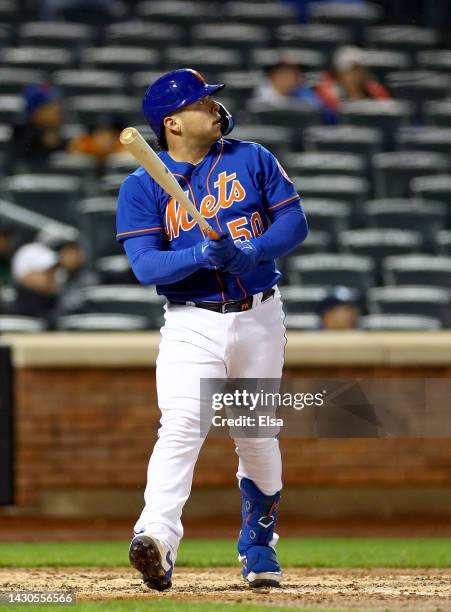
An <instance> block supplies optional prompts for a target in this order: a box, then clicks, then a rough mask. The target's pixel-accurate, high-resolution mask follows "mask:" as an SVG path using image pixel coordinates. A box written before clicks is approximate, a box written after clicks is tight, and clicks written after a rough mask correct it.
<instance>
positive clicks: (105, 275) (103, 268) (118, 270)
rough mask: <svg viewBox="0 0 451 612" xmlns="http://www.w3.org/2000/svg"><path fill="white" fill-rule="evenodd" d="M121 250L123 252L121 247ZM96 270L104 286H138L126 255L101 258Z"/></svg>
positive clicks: (97, 262)
mask: <svg viewBox="0 0 451 612" xmlns="http://www.w3.org/2000/svg"><path fill="white" fill-rule="evenodd" d="M118 246H119V245H118ZM119 249H120V250H122V247H121V246H119ZM94 268H95V271H96V272H97V273H98V275H99V278H100V281H101V283H102V284H103V285H124V284H125V285H134V284H137V280H136V277H135V275H134V274H133V271H132V269H131V267H130V262H129V261H128V259H127V256H126V255H110V256H109V257H101V258H100V259H98V260H97V261H96V262H95V265H94Z"/></svg>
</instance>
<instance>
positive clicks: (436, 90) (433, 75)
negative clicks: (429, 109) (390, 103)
mask: <svg viewBox="0 0 451 612" xmlns="http://www.w3.org/2000/svg"><path fill="white" fill-rule="evenodd" d="M385 84H386V86H387V87H388V89H389V90H390V92H391V93H392V95H393V96H394V97H395V98H401V99H403V100H410V101H411V102H413V103H414V104H415V106H416V112H417V116H418V117H419V118H422V116H423V112H424V111H423V107H424V103H425V102H427V101H429V100H441V99H443V98H446V97H447V96H448V94H449V91H450V88H451V74H445V73H440V72H434V71H432V70H399V71H397V72H390V73H388V74H387V76H386V79H385Z"/></svg>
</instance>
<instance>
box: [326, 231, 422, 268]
mask: <svg viewBox="0 0 451 612" xmlns="http://www.w3.org/2000/svg"><path fill="white" fill-rule="evenodd" d="M338 242H339V244H340V247H341V251H342V252H343V253H351V254H353V255H360V256H367V257H371V258H372V259H373V261H374V262H375V263H376V264H377V265H378V266H380V264H381V262H382V260H383V259H384V258H385V257H388V256H389V255H404V254H408V253H418V252H420V251H421V249H422V246H423V239H422V235H421V234H420V233H419V232H414V231H410V230H396V229H386V228H384V229H377V228H376V229H372V228H363V229H357V230H346V231H344V232H341V233H340V234H339V236H338Z"/></svg>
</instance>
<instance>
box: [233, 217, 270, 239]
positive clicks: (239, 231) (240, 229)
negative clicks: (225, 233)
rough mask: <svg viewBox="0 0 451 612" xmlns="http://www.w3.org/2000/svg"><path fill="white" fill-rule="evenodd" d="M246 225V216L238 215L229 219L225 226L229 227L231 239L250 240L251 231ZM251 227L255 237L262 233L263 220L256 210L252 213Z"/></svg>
mask: <svg viewBox="0 0 451 612" xmlns="http://www.w3.org/2000/svg"><path fill="white" fill-rule="evenodd" d="M248 225H249V223H248V220H247V219H246V217H238V219H234V220H233V221H229V222H228V223H227V227H228V228H229V232H230V235H231V236H232V238H233V240H250V239H251V238H252V232H251V231H250V230H249V229H248V227H247V226H248ZM251 228H252V230H253V233H254V237H255V238H257V236H260V234H263V231H264V228H263V222H262V220H261V217H260V215H259V214H258V212H254V213H252V217H251Z"/></svg>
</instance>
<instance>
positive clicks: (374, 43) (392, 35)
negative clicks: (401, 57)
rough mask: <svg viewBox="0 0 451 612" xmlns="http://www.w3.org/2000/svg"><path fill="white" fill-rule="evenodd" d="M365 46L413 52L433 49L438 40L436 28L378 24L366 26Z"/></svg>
mask: <svg viewBox="0 0 451 612" xmlns="http://www.w3.org/2000/svg"><path fill="white" fill-rule="evenodd" d="M365 40H366V46H368V47H370V48H376V49H395V50H398V51H405V52H408V53H411V54H413V53H415V52H419V51H423V50H427V49H434V48H435V47H437V46H438V44H439V42H440V35H439V33H438V32H437V31H436V30H432V29H428V28H422V27H419V26H413V25H380V26H372V27H369V28H367V30H366V32H365Z"/></svg>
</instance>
